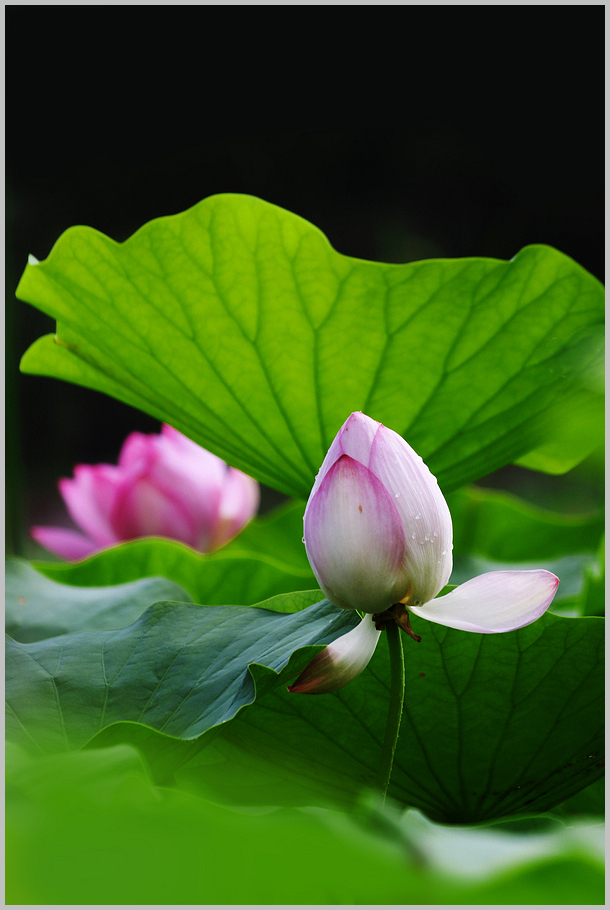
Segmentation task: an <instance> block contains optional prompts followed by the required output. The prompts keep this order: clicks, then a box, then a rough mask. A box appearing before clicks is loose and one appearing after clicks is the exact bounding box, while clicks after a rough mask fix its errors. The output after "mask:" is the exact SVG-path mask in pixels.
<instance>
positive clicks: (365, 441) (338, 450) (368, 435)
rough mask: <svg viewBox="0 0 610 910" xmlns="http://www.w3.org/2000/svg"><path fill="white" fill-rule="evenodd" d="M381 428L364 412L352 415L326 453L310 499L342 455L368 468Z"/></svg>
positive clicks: (356, 412) (355, 412)
mask: <svg viewBox="0 0 610 910" xmlns="http://www.w3.org/2000/svg"><path fill="white" fill-rule="evenodd" d="M380 426H381V424H380V423H378V422H377V421H376V420H373V419H372V418H371V417H367V416H366V414H363V413H362V411H354V413H353V414H350V416H349V417H348V418H347V420H346V421H345V423H344V424H343V426H342V427H341V429H340V430H339V432H338V433H337V435H336V436H335V438H334V439H333V441H332V443H331V446H330V449H329V450H328V452H327V453H326V457H325V459H324V461H323V462H322V467H321V468H320V470H319V471H318V473H317V475H316V479H315V482H314V485H313V487H312V489H311V493H310V498H311V496H313V495H314V493H317V491H318V487H319V486H320V484H321V483H322V481H323V480H324V478H325V477H326V475H327V474H328V472H329V471H330V469H331V468H332V466H333V465H334V464H335V462H336V461H338V459H339V458H340V457H341V455H349V456H350V457H351V458H354V459H355V460H356V461H359V462H360V464H362V465H364V467H365V468H368V466H369V456H370V452H371V445H372V444H373V439H374V438H375V434H376V432H377V430H378V429H379V427H380Z"/></svg>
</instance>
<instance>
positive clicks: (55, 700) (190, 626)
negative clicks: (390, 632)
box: [6, 589, 358, 751]
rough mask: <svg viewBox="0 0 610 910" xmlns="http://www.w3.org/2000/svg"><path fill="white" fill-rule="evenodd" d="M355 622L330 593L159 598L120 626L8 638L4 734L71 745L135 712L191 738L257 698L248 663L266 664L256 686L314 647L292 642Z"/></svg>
mask: <svg viewBox="0 0 610 910" xmlns="http://www.w3.org/2000/svg"><path fill="white" fill-rule="evenodd" d="M72 590H78V589H72ZM288 596H289V595H288ZM357 622H358V616H357V615H356V614H355V613H353V614H352V613H351V612H348V611H338V610H337V608H336V607H332V606H331V605H330V604H329V603H328V602H327V601H324V602H322V603H320V604H317V605H315V606H313V607H311V608H310V609H309V610H305V611H302V612H299V613H296V614H281V613H276V612H271V611H269V610H263V609H256V608H255V609H252V608H249V607H232V606H228V607H201V606H198V605H195V604H181V603H168V602H165V603H163V602H162V603H156V604H154V605H153V606H151V607H150V608H149V609H148V610H147V611H146V612H145V613H144V614H143V615H142V616H141V617H140V618H139V619H138V620H136V622H134V623H133V624H132V625H131V626H129V627H127V628H125V629H119V630H117V631H112V632H80V633H75V634H73V635H66V636H61V637H59V638H52V639H47V640H45V641H40V642H32V643H29V644H23V643H21V642H15V641H13V640H12V639H10V638H7V662H6V699H7V710H8V715H7V725H6V730H7V735H8V737H9V739H11V740H13V741H16V742H20V743H22V744H25V745H28V746H35V747H36V748H38V749H40V750H41V751H57V750H64V749H78V748H80V747H81V746H82V745H84V744H85V743H86V742H87V740H89V739H90V738H91V737H92V736H93V735H94V734H95V733H97V732H98V731H99V730H101V729H102V728H104V727H105V726H108V725H109V724H113V723H116V722H117V721H136V722H138V723H141V724H144V725H146V726H148V727H152V728H154V729H156V730H159V731H161V732H164V733H167V734H168V735H169V736H174V737H179V738H181V739H187V740H188V739H194V738H195V737H198V736H201V735H202V734H204V733H206V732H207V731H208V730H210V729H211V728H212V727H215V726H216V725H218V724H221V723H223V722H225V721H227V720H229V719H230V718H232V717H233V716H234V715H235V713H236V712H237V711H239V709H240V708H242V707H243V706H244V705H246V704H248V703H250V702H252V701H253V700H254V698H255V685H254V680H253V678H252V675H251V673H250V672H249V665H250V664H254V663H263V664H264V665H265V669H266V676H265V680H264V682H262V683H261V684H260V685H259V686H258V689H257V691H258V692H259V693H261V692H262V691H265V690H266V689H267V688H268V687H269V686H270V685H277V684H279V683H280V682H282V681H284V680H285V679H286V680H288V679H290V678H291V677H292V676H295V675H296V674H297V673H298V672H299V671H300V669H302V668H303V667H304V666H305V664H306V663H307V661H308V660H310V659H311V657H312V656H313V654H314V653H316V651H315V650H314V651H312V650H311V649H307V650H305V651H300V652H299V653H297V654H296V655H294V657H292V655H293V652H294V651H295V650H296V649H299V648H301V649H302V648H304V647H305V646H307V645H312V644H316V645H317V644H327V643H328V642H330V641H332V640H333V639H334V638H336V637H337V636H338V635H341V634H343V633H344V632H346V631H348V630H349V629H351V628H352V627H353V626H354V625H356V624H357ZM318 650H319V649H318ZM278 674H280V675H279V676H278Z"/></svg>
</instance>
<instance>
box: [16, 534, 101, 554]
mask: <svg viewBox="0 0 610 910" xmlns="http://www.w3.org/2000/svg"><path fill="white" fill-rule="evenodd" d="M30 534H31V536H32V537H33V538H34V540H35V541H37V542H38V543H39V544H40V545H41V546H42V547H44V548H45V549H46V550H49V551H50V552H51V553H55V555H56V556H61V557H62V559H69V560H77V559H84V558H85V556H91V554H92V553H96V552H97V551H98V550H99V549H100V547H99V545H98V544H96V543H94V542H93V541H92V540H89V538H88V537H85V535H84V534H81V533H80V532H79V531H71V530H70V529H69V528H52V527H41V526H38V527H34V528H31V529H30Z"/></svg>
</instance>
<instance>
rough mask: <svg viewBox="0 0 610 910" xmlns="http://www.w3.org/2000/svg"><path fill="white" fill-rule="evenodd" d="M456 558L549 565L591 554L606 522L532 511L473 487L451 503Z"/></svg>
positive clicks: (456, 495)
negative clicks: (479, 557) (485, 558)
mask: <svg viewBox="0 0 610 910" xmlns="http://www.w3.org/2000/svg"><path fill="white" fill-rule="evenodd" d="M447 502H448V505H449V508H450V510H451V518H452V521H453V546H454V551H455V555H456V556H457V555H460V556H462V555H477V556H485V557H487V558H488V559H491V560H495V561H496V562H519V563H521V562H531V561H534V560H550V559H556V558H557V557H561V556H568V555H572V554H574V553H593V552H595V551H596V550H597V548H598V546H599V541H600V538H601V536H602V534H603V532H604V516H603V514H602V513H599V514H596V515H578V516H571V515H564V514H560V513H558V512H551V511H549V510H547V509H541V508H538V507H537V506H533V505H530V504H529V503H527V502H525V501H524V500H522V499H519V498H518V497H517V496H512V495H510V494H508V493H501V492H499V491H497V490H484V489H480V488H478V487H469V488H467V489H465V490H459V491H457V492H455V493H451V494H450V495H449V496H448V497H447Z"/></svg>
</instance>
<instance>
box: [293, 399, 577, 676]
mask: <svg viewBox="0 0 610 910" xmlns="http://www.w3.org/2000/svg"><path fill="white" fill-rule="evenodd" d="M304 529H305V538H304V539H305V548H306V550H307V555H308V557H309V561H310V563H311V567H312V569H313V571H314V574H315V576H316V578H317V579H318V582H319V584H320V587H321V588H322V590H323V592H324V594H325V595H326V597H327V598H328V600H330V601H331V603H334V604H335V605H336V606H338V607H343V608H344V609H348V610H349V609H352V610H353V609H357V610H360V611H361V612H364V613H367V614H368V613H373V614H380V615H379V616H377V617H376V620H377V623H375V622H374V621H371V619H370V618H369V617H368V616H365V618H364V620H363V621H362V623H361V624H360V625H359V626H357V627H356V628H355V629H353V630H352V631H351V632H348V633H347V634H346V635H343V636H341V637H340V638H338V639H336V640H335V641H334V642H332V644H330V645H328V646H327V647H326V648H325V649H324V650H323V651H321V652H320V653H319V654H318V655H317V656H316V657H315V658H314V660H313V661H312V662H311V663H310V664H309V665H308V666H307V667H306V668H305V670H304V671H303V673H302V674H301V676H300V677H299V678H298V680H297V681H296V683H295V684H294V685H293V686H291V687H290V689H289V691H291V692H302V693H309V694H313V693H323V692H331V691H332V690H333V689H338V688H341V686H344V685H346V684H347V683H348V682H350V681H351V680H352V679H354V678H355V677H356V676H357V675H358V674H359V673H360V672H362V670H363V669H364V667H365V666H366V663H368V660H370V657H371V656H372V654H373V651H374V649H375V644H376V641H377V639H376V638H375V640H373V636H372V633H371V628H373V629H375V625H376V624H377V625H379V627H380V628H383V624H384V622H386V621H391V622H394V621H396V622H397V623H398V624H399V626H400V627H401V628H402V629H404V630H405V631H407V632H408V633H409V634H410V635H411V636H412V637H413V638H415V639H416V640H419V636H418V635H417V634H416V633H415V632H414V630H412V629H411V624H410V619H409V616H408V613H409V612H411V613H413V614H414V615H415V616H421V617H423V618H424V619H427V620H429V621H431V622H437V623H440V624H441V625H445V626H449V627H451V628H454V629H463V630H466V631H469V632H485V633H488V632H508V631H510V630H512V629H518V628H520V627H521V626H525V625H528V624H529V623H531V622H534V621H535V620H536V619H538V618H539V617H540V616H542V614H543V613H544V611H545V610H546V609H547V608H548V606H549V604H550V603H551V601H552V600H553V597H554V596H555V592H556V590H557V585H558V584H559V579H558V578H557V577H556V576H555V575H553V574H552V573H551V572H547V571H546V570H544V569H536V570H531V571H505V572H504V571H501V572H488V573H487V574H484V575H479V576H478V577H477V578H472V579H470V581H467V582H466V583H465V584H463V585H460V586H459V587H457V588H455V590H453V591H451V592H450V593H449V594H446V595H445V596H443V597H438V598H437V597H436V595H437V594H438V593H439V591H440V590H441V589H442V588H443V587H444V586H445V585H446V584H447V582H448V581H449V576H450V575H451V568H452V557H451V551H452V549H453V543H452V526H451V516H450V514H449V508H448V506H447V503H446V502H445V498H444V496H443V494H442V493H441V491H440V489H439V486H438V483H437V482H436V478H435V477H433V475H432V474H431V473H430V471H429V470H428V468H427V467H426V465H425V464H424V463H423V461H422V459H421V458H420V456H419V455H416V453H415V452H414V451H413V449H412V448H411V446H410V445H408V443H406V442H405V440H404V439H403V438H402V437H401V436H399V435H398V434H397V433H394V432H393V431H392V430H388V429H387V428H386V427H384V426H383V425H382V424H380V423H377V421H375V420H371V418H370V417H367V416H366V415H365V414H362V413H360V412H356V413H354V414H352V415H351V416H350V417H349V418H348V419H347V420H346V421H345V423H344V424H343V426H342V427H341V429H340V430H339V432H338V434H337V436H336V437H335V439H334V441H333V443H332V445H331V447H330V449H329V450H328V453H327V455H326V458H325V459H324V461H323V463H322V467H321V468H320V472H319V474H318V476H317V477H316V481H315V483H314V486H313V489H312V491H311V495H310V497H309V501H308V503H307V508H306V509H305V518H304ZM400 604H404V605H405V607H408V611H407V610H406V609H403V607H400V606H398V608H396V607H395V606H394V605H400ZM390 608H392V609H390ZM401 611H402V613H401ZM383 614H385V615H383ZM376 635H377V637H378V636H379V633H378V632H377V633H376ZM367 654H368V657H367V656H366V655H367Z"/></svg>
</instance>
